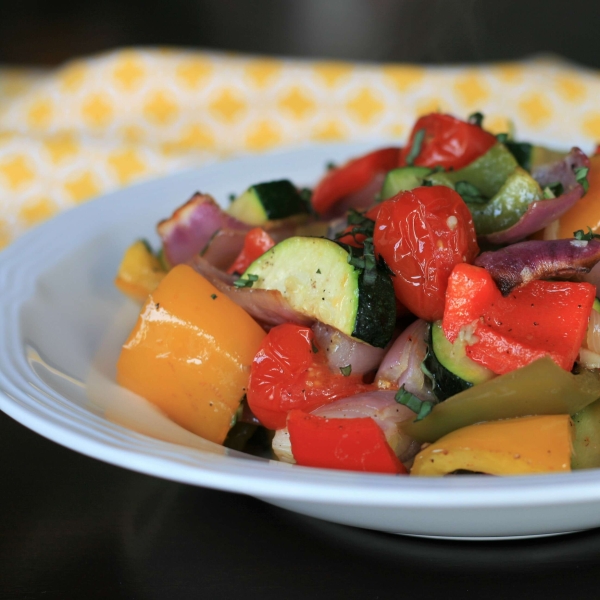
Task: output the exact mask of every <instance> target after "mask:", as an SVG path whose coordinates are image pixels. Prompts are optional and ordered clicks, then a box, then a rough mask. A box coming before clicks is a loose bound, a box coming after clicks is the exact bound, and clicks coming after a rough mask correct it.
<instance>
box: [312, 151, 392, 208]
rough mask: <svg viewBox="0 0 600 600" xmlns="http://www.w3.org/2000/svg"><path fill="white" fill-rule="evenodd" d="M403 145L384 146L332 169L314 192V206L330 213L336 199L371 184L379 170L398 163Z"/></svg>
mask: <svg viewBox="0 0 600 600" xmlns="http://www.w3.org/2000/svg"><path fill="white" fill-rule="evenodd" d="M399 157H400V148H382V149H381V150H376V151H375V152H370V153H369V154H365V155H364V156H361V157H359V158H355V159H353V160H351V161H349V162H347V163H346V164H344V165H342V166H341V167H334V168H333V169H330V170H329V171H328V172H327V174H326V175H325V177H323V179H321V181H320V182H319V183H318V184H317V186H316V187H315V189H314V190H313V194H312V200H311V202H312V206H313V208H314V210H315V212H317V213H319V214H323V213H326V212H327V211H328V210H329V209H330V208H331V207H332V206H333V205H334V204H335V203H336V202H338V201H339V200H341V199H342V198H344V196H347V195H348V194H352V193H354V192H357V191H358V190H360V189H361V188H363V187H365V186H366V185H368V184H369V182H370V181H371V180H372V179H373V177H375V176H376V175H378V174H379V173H385V172H387V171H391V170H392V169H394V168H395V167H397V166H398V161H399Z"/></svg>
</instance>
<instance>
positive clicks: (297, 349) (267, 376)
mask: <svg viewBox="0 0 600 600" xmlns="http://www.w3.org/2000/svg"><path fill="white" fill-rule="evenodd" d="M372 389H374V387H373V386H372V385H368V384H365V383H363V381H362V377H361V376H359V375H352V374H351V375H349V376H347V377H346V376H344V375H342V374H341V373H339V374H336V373H333V372H332V371H331V370H330V369H329V366H328V365H327V357H326V356H325V352H323V351H322V350H319V349H318V348H317V346H316V345H315V341H314V334H313V332H312V330H311V329H310V328H309V327H302V326H300V325H293V324H291V323H286V324H284V325H278V326H277V327H274V328H273V329H271V331H270V332H269V333H268V335H267V336H266V337H265V339H264V340H263V342H262V344H261V347H260V349H259V351H258V353H257V355H256V357H255V358H254V361H253V362H252V366H251V369H250V381H249V382H248V389H247V392H246V397H247V399H248V405H249V406H250V409H251V410H252V412H253V413H254V414H255V415H256V417H257V418H258V419H259V420H260V422H261V423H262V424H263V425H264V426H265V427H267V428H269V429H282V428H283V427H285V424H286V419H287V414H288V412H289V411H290V410H292V409H299V410H303V411H305V412H310V411H311V410H314V409H315V408H318V407H319V406H323V405H325V404H329V403H330V402H333V401H334V400H339V399H340V398H346V397H348V396H353V395H354V394H359V393H361V392H366V391H369V390H372Z"/></svg>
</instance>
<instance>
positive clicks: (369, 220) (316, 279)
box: [116, 113, 600, 476]
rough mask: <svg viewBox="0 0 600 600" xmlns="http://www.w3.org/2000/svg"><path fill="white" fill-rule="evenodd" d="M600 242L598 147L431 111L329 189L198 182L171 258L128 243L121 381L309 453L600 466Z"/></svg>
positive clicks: (450, 466)
mask: <svg viewBox="0 0 600 600" xmlns="http://www.w3.org/2000/svg"><path fill="white" fill-rule="evenodd" d="M590 154H592V153H590ZM303 183H304V182H303ZM598 233H600V155H595V154H594V155H591V156H588V155H586V154H585V153H584V152H583V151H582V150H580V149H579V148H572V149H571V150H570V151H564V152H558V151H554V150H549V149H546V148H542V147H539V146H536V145H533V144H530V143H526V142H520V141H517V140H515V139H514V138H513V137H512V136H510V135H508V134H500V135H492V133H490V132H488V131H487V130H486V129H485V120H484V118H483V115H481V114H480V113H475V114H473V115H471V116H470V117H469V118H468V119H467V120H464V121H463V120H460V119H457V118H455V117H453V116H450V115H446V114H440V113H433V114H429V115H425V116H423V117H421V118H419V119H418V120H417V122H416V123H415V125H414V127H413V130H412V132H411V134H410V137H409V139H408V141H407V143H406V145H405V146H404V147H387V148H381V149H378V150H375V151H373V152H370V153H368V154H366V155H364V156H360V157H357V158H355V159H353V160H350V161H349V162H347V163H345V164H342V165H327V167H326V170H325V172H324V174H323V176H322V178H321V180H320V181H318V182H317V183H316V185H315V186H314V188H312V189H307V188H300V187H298V185H297V182H290V181H288V180H280V181H260V182H256V183H255V184H254V185H252V186H251V187H250V188H248V189H247V190H238V191H237V195H235V194H234V195H233V197H232V200H231V203H230V206H229V208H228V209H227V210H224V209H222V208H221V207H220V206H219V205H218V204H217V203H216V202H215V200H213V198H212V197H211V196H210V195H208V194H207V193H200V192H198V193H196V194H194V195H193V196H192V197H191V199H190V200H188V201H187V202H186V203H185V204H183V205H182V206H181V207H180V208H178V209H177V210H176V211H175V212H174V213H173V215H172V216H171V217H170V218H167V219H165V220H163V221H161V222H160V223H159V224H158V234H159V236H160V238H161V240H162V247H161V248H160V250H159V251H158V252H156V253H155V252H154V251H153V250H152V249H151V248H150V246H149V245H148V243H146V242H145V241H137V242H135V243H134V244H133V245H132V246H131V247H130V248H128V249H127V251H126V253H125V256H124V257H123V260H122V263H121V265H120V267H119V270H118V273H117V277H116V285H117V287H118V288H119V289H120V290H121V291H122V292H124V293H125V294H126V295H128V296H129V297H131V298H133V299H134V300H136V301H138V302H141V303H142V308H141V312H140V315H139V318H138V321H137V323H136V325H135V327H134V329H133V331H132V332H131V334H130V335H129V338H128V339H127V341H126V343H125V344H124V346H123V348H122V352H121V355H120V357H119V360H118V364H117V380H118V382H119V384H121V385H122V386H124V387H126V388H128V389H130V390H132V391H134V392H136V393H137V394H139V395H141V396H143V397H144V398H146V399H147V400H148V401H150V402H151V403H153V404H154V405H156V406H157V407H159V408H160V409H161V410H162V411H163V412H164V413H165V414H166V415H167V416H168V417H169V418H170V419H172V420H173V421H175V422H176V423H178V424H179V425H181V426H182V427H185V428H186V429H188V430H190V431H192V432H194V433H196V434H197V435H199V436H202V437H204V438H206V439H208V440H211V441H213V442H216V443H218V444H225V445H226V446H229V447H231V448H235V449H241V450H244V449H245V450H250V449H251V450H252V451H260V449H261V448H262V451H263V452H266V453H267V455H270V456H272V457H276V458H278V459H279V460H282V461H286V462H291V463H297V464H299V465H304V466H311V467H321V468H333V469H345V470H354V471H370V472H376V473H388V474H410V475H421V476H439V475H449V474H459V473H460V474H462V473H484V474H489V475H517V474H532V473H553V472H563V471H570V470H571V469H585V468H593V467H600V301H598V300H597V299H596V296H597V295H598V293H599V292H598V290H599V289H600V287H598V286H599V285H600V266H598V267H597V266H596V265H597V263H598V262H599V261H600V235H597V234H598Z"/></svg>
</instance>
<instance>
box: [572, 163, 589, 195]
mask: <svg viewBox="0 0 600 600" xmlns="http://www.w3.org/2000/svg"><path fill="white" fill-rule="evenodd" d="M588 172H589V169H588V167H579V168H577V169H575V180H576V181H577V183H580V184H581V185H582V186H583V191H584V192H587V191H588V188H589V187H590V184H589V182H588V180H587V176H588Z"/></svg>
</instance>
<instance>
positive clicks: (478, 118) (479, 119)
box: [468, 112, 483, 127]
mask: <svg viewBox="0 0 600 600" xmlns="http://www.w3.org/2000/svg"><path fill="white" fill-rule="evenodd" d="M468 121H469V123H471V125H477V127H481V125H482V124H483V114H482V113H480V112H474V113H473V114H470V115H469V118H468Z"/></svg>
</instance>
